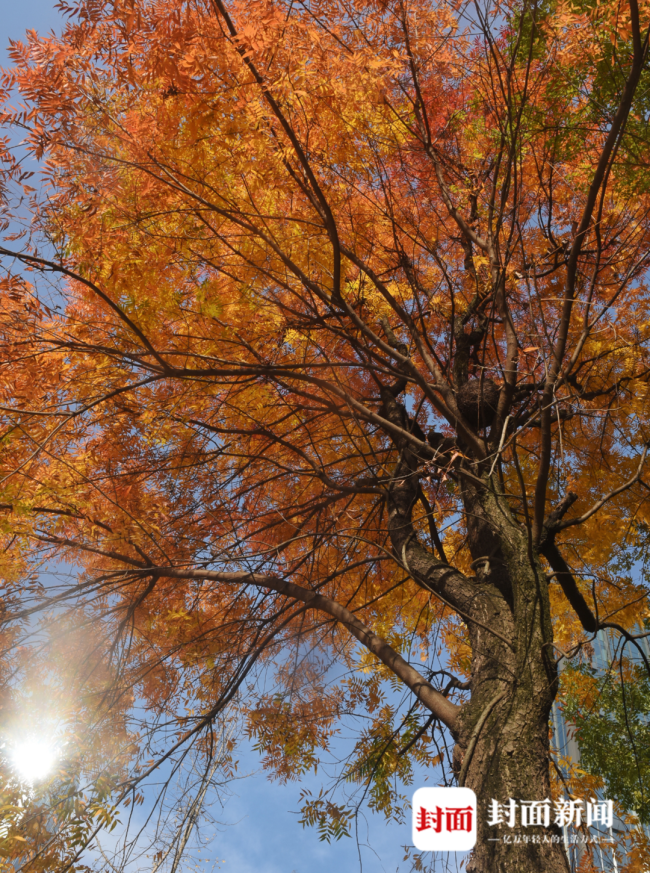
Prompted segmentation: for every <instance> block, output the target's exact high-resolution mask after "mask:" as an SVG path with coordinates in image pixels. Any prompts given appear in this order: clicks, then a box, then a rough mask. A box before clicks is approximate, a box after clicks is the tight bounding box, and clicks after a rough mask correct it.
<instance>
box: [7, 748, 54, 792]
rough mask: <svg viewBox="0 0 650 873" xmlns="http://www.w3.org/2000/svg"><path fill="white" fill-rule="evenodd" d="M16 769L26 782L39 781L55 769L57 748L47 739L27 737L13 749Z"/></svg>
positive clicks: (12, 754)
mask: <svg viewBox="0 0 650 873" xmlns="http://www.w3.org/2000/svg"><path fill="white" fill-rule="evenodd" d="M11 758H12V761H13V765H14V769H15V770H16V772H17V774H18V776H19V777H20V778H21V779H22V780H23V781H24V782H30V783H33V782H39V781H40V780H41V779H44V778H45V777H46V776H47V775H48V774H49V773H50V772H51V771H52V769H53V767H54V764H55V762H56V758H57V755H56V750H55V748H54V746H53V745H52V744H51V743H49V742H48V741H47V740H41V739H37V738H32V739H27V740H25V741H24V742H22V743H17V744H16V745H15V746H14V748H13V749H12V751H11Z"/></svg>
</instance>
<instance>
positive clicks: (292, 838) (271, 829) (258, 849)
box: [0, 0, 455, 873]
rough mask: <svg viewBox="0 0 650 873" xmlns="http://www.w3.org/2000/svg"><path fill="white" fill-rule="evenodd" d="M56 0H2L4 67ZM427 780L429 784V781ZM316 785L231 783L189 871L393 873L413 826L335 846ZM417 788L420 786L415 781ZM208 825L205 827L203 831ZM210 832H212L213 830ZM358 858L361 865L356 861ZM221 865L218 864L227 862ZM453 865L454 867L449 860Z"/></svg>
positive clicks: (374, 821) (248, 763) (51, 22)
mask: <svg viewBox="0 0 650 873" xmlns="http://www.w3.org/2000/svg"><path fill="white" fill-rule="evenodd" d="M60 22H61V18H60V16H59V14H58V13H57V12H56V10H55V9H54V0H4V2H3V3H2V16H1V17H0V50H1V55H0V64H2V66H7V65H8V63H9V59H8V56H7V52H6V48H7V45H8V42H9V40H10V39H20V38H22V37H23V35H24V33H25V30H27V29H35V30H37V31H38V32H40V33H46V32H47V31H49V30H50V29H52V28H54V29H57V28H58V27H59V26H60ZM259 768H260V763H259V760H258V758H257V756H256V755H255V753H254V752H252V751H251V750H250V749H249V750H244V751H243V755H242V756H241V758H240V767H239V769H240V772H242V773H249V772H253V773H255V771H259ZM429 784H431V783H429ZM320 785H321V782H320V779H318V778H310V779H308V780H307V782H306V784H305V783H302V785H299V784H297V783H293V784H290V785H287V786H282V785H278V784H277V783H270V782H268V780H267V779H266V778H265V776H264V775H262V774H259V772H257V773H256V774H255V775H252V776H250V777H249V778H247V779H242V780H241V781H238V782H236V783H235V784H234V785H232V786H231V790H233V791H234V792H235V796H232V797H230V799H229V800H228V802H227V804H226V806H225V808H223V809H220V808H219V807H218V806H216V807H214V808H213V814H214V817H215V818H216V819H217V820H219V821H221V822H224V826H223V827H220V828H219V830H218V832H217V833H216V836H215V838H214V839H213V841H212V842H211V844H210V847H209V852H208V853H207V855H204V858H205V861H206V863H204V864H201V865H200V866H198V867H195V866H194V864H193V863H192V864H188V865H187V867H186V868H185V869H186V870H188V871H189V870H190V869H191V870H202V871H206V873H207V871H210V869H211V868H212V867H213V865H214V864H215V862H218V863H217V865H216V866H215V867H214V869H215V870H220V871H226V873H228V871H232V873H235V871H236V873H355V871H358V870H360V869H362V870H363V871H368V873H370V871H372V873H395V871H396V870H397V869H398V868H400V869H401V870H403V871H407V870H408V869H409V868H410V865H409V864H402V863H401V862H402V859H403V856H404V850H403V846H404V845H406V844H409V843H410V826H407V825H403V826H400V825H396V824H387V823H386V822H385V821H384V819H383V818H380V817H378V816H370V817H368V818H366V819H365V820H363V819H362V820H361V822H360V825H361V827H360V841H361V842H362V843H368V844H369V845H370V846H371V847H372V848H371V849H370V848H367V847H366V848H364V847H362V848H361V851H359V849H358V847H357V844H356V841H355V840H353V839H343V840H341V841H340V842H338V843H334V844H333V845H328V844H327V843H320V842H319V841H318V836H317V834H316V832H315V831H313V830H311V829H308V830H303V828H302V827H301V826H300V825H299V824H298V818H299V815H298V814H297V810H298V807H299V805H300V803H299V798H300V789H301V787H303V786H304V787H308V788H309V789H310V790H311V791H312V792H313V793H315V794H318V791H319V788H320ZM414 787H417V786H414ZM208 830H210V829H208ZM212 830H214V829H212ZM360 856H361V861H362V866H361V864H360ZM224 861H225V863H222V862H224ZM453 866H455V865H453Z"/></svg>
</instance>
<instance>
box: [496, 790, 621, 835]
mask: <svg viewBox="0 0 650 873" xmlns="http://www.w3.org/2000/svg"><path fill="white" fill-rule="evenodd" d="M517 812H519V816H517ZM583 814H584V815H583ZM613 818H614V810H613V803H612V801H611V800H597V799H596V798H595V797H592V798H591V800H588V801H587V803H586V804H584V803H583V801H582V800H566V799H564V798H561V799H560V800H556V801H555V802H554V803H553V802H551V801H550V800H549V799H548V798H546V799H545V800H522V801H520V802H519V803H517V801H516V800H513V799H512V798H510V799H509V800H507V801H506V802H505V803H499V801H498V800H492V801H491V802H490V807H489V811H488V822H487V823H488V825H490V827H494V826H496V825H503V824H505V825H506V826H507V827H509V828H514V827H516V826H517V825H518V824H519V825H521V827H548V826H549V825H550V823H551V821H552V822H553V824H556V825H558V826H559V827H567V826H569V825H573V826H574V827H577V828H578V827H580V825H581V824H582V822H583V821H585V823H586V824H587V827H591V825H601V826H602V827H605V828H611V826H612V821H613Z"/></svg>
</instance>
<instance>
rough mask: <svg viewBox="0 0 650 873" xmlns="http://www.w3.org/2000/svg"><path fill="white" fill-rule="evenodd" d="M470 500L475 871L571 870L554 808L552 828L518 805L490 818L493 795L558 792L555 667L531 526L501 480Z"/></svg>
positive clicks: (466, 741)
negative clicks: (524, 817) (530, 820)
mask: <svg viewBox="0 0 650 873" xmlns="http://www.w3.org/2000/svg"><path fill="white" fill-rule="evenodd" d="M464 503H465V507H466V518H467V519H468V534H469V544H470V550H471V552H472V557H473V558H474V566H475V567H476V579H475V583H474V584H475V596H474V598H473V604H472V609H471V612H470V615H471V618H470V620H468V622H467V624H468V627H469V634H470V639H471V646H472V677H471V685H470V688H471V699H470V702H469V703H468V704H466V705H465V706H464V707H463V709H462V710H461V713H460V716H459V723H460V728H459V732H458V743H457V752H456V756H457V760H458V762H459V776H460V778H461V780H462V781H463V782H464V784H465V785H467V787H468V788H472V789H473V791H474V792H475V793H476V797H477V802H478V834H477V844H476V849H475V850H474V853H473V855H472V858H471V860H470V862H469V865H468V867H467V870H468V873H567V871H568V870H569V865H568V859H567V855H566V853H565V850H564V845H563V843H562V841H561V839H560V837H561V831H560V830H559V828H557V827H553V826H552V815H551V826H550V827H544V826H541V827H539V826H538V827H532V826H522V824H521V819H520V816H519V812H518V813H517V818H516V824H515V827H514V828H511V827H509V825H508V823H507V817H506V820H505V821H504V823H502V824H500V825H497V826H491V827H490V826H489V825H488V818H489V813H490V807H491V801H492V799H495V800H497V801H498V802H499V803H501V804H507V802H508V801H509V800H510V799H513V800H515V801H517V802H518V803H519V802H520V801H526V800H545V799H548V798H550V778H549V763H550V751H549V715H550V711H551V706H552V704H553V700H554V698H555V693H556V690H557V667H556V663H555V658H554V656H553V649H552V641H553V634H552V625H551V619H550V610H549V602H548V582H547V580H546V574H545V572H544V570H543V568H542V566H541V564H540V562H539V558H538V556H537V554H536V553H535V552H534V551H533V549H532V545H531V544H530V542H529V539H528V532H527V531H525V530H524V529H522V527H520V526H519V525H518V524H517V523H516V521H515V520H514V518H513V517H512V515H511V513H510V511H509V508H508V505H507V503H506V502H505V500H504V499H503V497H501V496H500V495H499V494H498V493H497V491H496V488H495V489H494V490H491V491H488V490H486V491H485V492H483V493H481V494H478V493H477V491H476V490H475V489H474V488H473V487H472V488H466V489H465V492H464ZM481 559H485V560H484V561H481ZM471 619H474V621H472V620H471ZM479 622H480V624H479ZM506 641H507V642H506ZM504 837H505V839H504ZM554 838H555V841H554Z"/></svg>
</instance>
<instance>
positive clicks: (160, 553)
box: [0, 0, 650, 873]
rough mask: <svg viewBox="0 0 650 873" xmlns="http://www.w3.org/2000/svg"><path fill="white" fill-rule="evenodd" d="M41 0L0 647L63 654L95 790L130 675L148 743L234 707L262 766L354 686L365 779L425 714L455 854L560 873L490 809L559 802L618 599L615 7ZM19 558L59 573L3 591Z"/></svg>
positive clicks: (559, 856) (633, 403)
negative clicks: (564, 741) (504, 831)
mask: <svg viewBox="0 0 650 873" xmlns="http://www.w3.org/2000/svg"><path fill="white" fill-rule="evenodd" d="M59 5H60V7H61V8H62V9H63V10H64V11H67V12H69V14H70V20H69V23H68V25H67V27H66V29H65V31H64V33H63V34H62V36H61V37H53V36H51V37H47V38H38V37H37V36H36V35H35V34H34V33H30V34H29V35H28V40H27V42H26V43H25V44H18V43H17V44H15V45H14V46H13V59H14V62H15V67H14V68H13V70H12V71H10V72H8V73H6V75H5V79H4V88H5V92H6V105H7V107H9V105H10V101H11V100H12V99H13V98H12V97H11V94H12V93H13V92H14V91H15V90H17V91H18V92H19V93H20V95H21V98H20V99H21V100H22V101H23V102H22V105H21V106H19V107H18V108H17V109H14V110H12V109H10V108H7V109H6V115H5V118H6V121H7V123H10V124H13V125H14V126H16V127H18V128H19V129H21V130H24V131H25V132H26V133H25V135H26V137H27V139H26V142H27V144H28V149H30V150H31V152H32V154H33V155H34V156H35V157H36V158H38V159H42V160H43V161H44V163H43V177H42V178H43V183H42V184H43V185H44V186H45V187H44V188H42V187H39V188H38V190H34V189H32V188H31V187H30V186H28V185H27V177H26V175H25V173H24V171H22V168H21V164H20V161H18V160H17V159H16V158H14V157H13V156H12V152H11V150H10V148H9V144H8V143H7V144H6V151H5V168H6V169H5V190H6V195H5V207H4V208H5V214H6V221H7V225H6V227H7V238H6V240H5V243H4V244H3V247H2V249H1V250H0V251H1V252H2V254H3V256H4V258H5V263H6V265H7V267H6V269H7V273H6V278H5V280H4V286H3V287H4V293H5V298H6V308H5V310H4V313H3V316H2V330H3V335H2V343H3V357H2V360H3V362H4V365H3V369H2V379H3V391H4V397H5V400H4V406H3V407H2V416H3V418H4V426H5V438H4V440H3V444H2V452H3V469H5V470H6V473H5V476H4V478H3V480H2V484H3V489H4V496H3V497H2V502H3V506H4V512H5V520H6V522H5V523H6V528H5V533H4V536H5V538H6V543H5V548H4V553H3V554H4V561H5V564H6V578H7V580H8V581H10V582H11V583H12V587H11V588H10V589H9V591H10V593H9V594H8V595H7V601H6V627H7V633H9V632H10V631H11V633H12V634H13V636H11V637H8V640H7V645H6V652H7V657H8V658H14V659H15V660H16V661H17V666H16V669H17V670H19V669H23V670H25V669H27V668H25V667H23V666H21V665H23V663H24V662H25V661H26V659H28V658H29V659H31V660H28V663H29V664H31V665H33V664H35V663H38V662H39V658H43V657H44V656H45V655H44V653H47V656H48V657H50V653H51V652H52V651H55V652H56V653H57V656H56V657H57V662H56V663H57V670H58V672H57V674H56V675H57V676H61V675H68V674H69V671H70V670H71V666H70V665H72V664H74V663H75V662H76V663H79V662H80V661H81V660H82V658H83V659H85V662H86V663H87V664H89V665H90V666H89V667H88V669H84V670H79V669H77V671H76V673H75V682H76V683H78V687H79V688H80V689H83V695H84V696H83V700H84V701H85V703H84V706H85V709H84V713H83V718H82V714H80V713H77V714H76V716H75V717H77V718H79V719H81V720H83V719H84V718H85V719H86V722H87V721H88V720H90V721H93V720H95V721H96V722H97V723H101V724H102V725H110V726H115V725H116V724H118V725H121V728H120V730H121V731H122V732H123V736H124V738H125V739H124V742H123V743H122V745H121V746H120V753H119V755H118V758H119V766H117V765H116V766H117V770H118V771H119V773H120V774H121V775H120V776H119V777H118V776H116V777H115V779H114V782H113V783H112V784H113V786H114V787H113V788H112V789H111V790H112V791H113V793H112V794H111V798H112V799H111V803H114V804H116V805H119V803H120V802H121V801H122V800H123V799H124V797H125V796H126V794H127V792H128V791H132V792H135V791H136V787H137V784H138V780H139V779H140V778H141V774H140V775H138V772H137V770H136V769H135V768H136V766H137V765H136V763H134V762H137V761H138V760H139V759H138V754H140V753H139V751H138V750H137V749H136V748H135V745H134V742H135V738H134V737H133V735H132V733H129V729H128V719H129V712H130V707H132V706H133V703H134V701H137V702H139V703H141V704H142V705H143V706H144V709H145V712H146V713H147V716H148V718H149V719H150V722H149V723H148V724H150V725H151V726H155V725H156V724H158V723H162V722H166V723H167V724H169V723H171V724H173V725H174V730H175V731H176V733H175V739H174V740H173V742H172V741H171V740H170V741H169V743H168V745H167V746H165V747H164V748H163V747H162V746H156V748H155V755H154V756H153V757H154V761H153V763H152V764H151V765H150V766H151V767H155V766H157V763H158V762H159V761H161V760H168V758H169V756H170V755H171V754H172V751H173V753H174V754H175V753H176V751H177V750H179V749H181V748H185V747H186V746H187V745H188V744H190V743H191V742H193V741H196V742H198V743H199V748H203V749H205V748H207V747H208V746H209V743H210V736H211V726H212V725H213V723H214V722H215V720H216V719H217V718H218V716H219V714H220V713H222V712H224V711H225V709H226V707H228V706H231V707H233V706H234V707H237V708H238V709H239V710H240V711H241V713H242V715H243V717H244V718H245V720H246V725H247V730H248V732H249V733H250V734H251V735H252V736H254V737H255V738H256V741H257V743H258V746H259V748H260V750H262V751H263V753H264V754H265V761H266V763H267V765H268V766H269V768H271V769H272V770H273V771H274V772H275V773H276V775H278V776H279V777H280V778H285V779H288V778H297V777H299V776H300V774H301V773H302V772H305V770H306V769H309V768H312V767H314V766H316V765H317V763H318V760H319V757H320V756H321V755H322V754H323V752H324V750H326V749H327V747H328V744H329V743H330V742H331V738H332V736H333V734H334V732H335V731H336V729H337V725H338V724H339V723H340V720H341V719H342V718H344V717H345V716H346V714H349V713H351V712H356V713H357V714H365V727H363V728H362V729H360V730H359V733H358V739H357V742H356V745H355V751H354V755H353V757H352V759H351V760H350V761H348V763H347V765H346V768H345V771H344V775H345V776H346V777H347V778H348V779H349V780H351V781H353V782H354V781H356V782H357V783H359V784H361V785H362V786H366V787H367V790H368V791H370V794H369V797H370V803H371V806H373V807H374V808H376V809H378V810H382V811H383V812H385V813H386V814H389V815H391V814H399V809H400V796H399V791H398V787H399V784H400V783H399V780H401V781H402V782H406V783H408V781H409V779H410V778H412V777H411V774H412V766H413V761H417V762H420V763H421V764H424V765H429V766H434V765H436V764H438V763H440V762H441V760H442V761H443V762H444V756H443V754H442V751H441V750H440V749H438V748H436V742H437V737H438V736H440V733H438V734H436V731H440V730H441V729H444V730H443V734H444V736H449V735H451V737H452V738H453V743H454V751H453V755H452V756H450V757H451V758H452V760H448V761H446V762H444V763H446V764H447V765H449V766H450V767H451V771H452V774H453V777H454V778H456V779H457V780H458V782H459V783H460V784H465V785H467V786H469V787H471V788H473V789H474V791H475V792H476V794H477V796H478V798H479V805H480V815H479V839H478V843H477V847H476V850H475V852H474V854H473V856H472V860H471V862H470V864H469V867H468V869H469V870H471V871H473V873H478V871H492V870H499V871H504V873H505V871H513V873H514V871H516V873H523V871H531V873H532V871H542V870H543V871H545V873H553V871H566V870H567V869H568V867H567V861H566V858H565V855H564V852H563V849H562V847H561V846H560V845H557V844H545V843H542V842H540V843H539V844H535V843H530V844H525V845H524V844H519V845H516V844H515V845H512V844H505V843H503V842H500V841H490V840H489V828H488V826H487V823H486V821H487V818H486V815H485V810H486V805H487V804H488V803H489V801H490V799H491V798H497V799H500V800H505V799H507V798H510V797H513V798H521V799H531V800H534V799H543V798H545V797H548V796H549V795H550V792H551V790H552V788H551V782H550V773H549V762H550V757H551V752H550V745H549V713H550V710H551V706H552V703H553V701H554V699H555V696H556V693H557V686H558V661H559V660H562V659H565V658H571V657H578V656H580V655H581V653H583V652H584V651H585V645H586V644H587V643H588V641H589V640H590V639H592V638H593V636H594V635H595V634H596V633H597V632H598V631H599V630H600V629H605V628H609V629H613V630H614V631H615V632H616V633H617V634H620V635H621V637H622V638H623V640H624V641H625V643H626V645H628V646H631V647H634V646H638V639H637V636H638V634H636V633H635V631H634V628H635V627H636V626H637V624H638V623H639V621H640V620H641V619H642V617H643V616H644V615H645V614H646V610H647V606H646V599H645V598H646V595H647V588H646V587H645V585H643V584H642V582H638V581H634V579H633V577H632V575H630V574H629V573H628V574H625V573H623V574H615V573H613V572H612V571H610V569H609V563H610V561H611V560H612V558H613V557H615V556H620V555H621V554H622V553H624V552H625V550H626V548H628V547H629V548H633V547H635V543H636V542H637V538H638V537H639V536H640V535H641V533H640V531H641V530H642V527H643V524H644V523H645V522H646V515H647V512H648V500H647V492H648V485H647V484H646V482H645V481H644V474H645V469H646V466H645V465H646V455H647V446H648V440H649V439H650V433H649V432H648V421H647V418H648V416H647V402H646V396H647V381H648V376H649V374H650V368H649V367H648V350H647V341H648V317H649V312H648V310H649V307H650V295H649V293H648V289H647V285H646V277H647V262H648V258H649V257H650V255H649V251H648V231H649V220H648V219H649V216H648V175H647V167H646V157H645V151H644V147H645V146H646V145H647V142H648V134H647V124H648V111H647V94H648V90H647V85H648V73H647V69H646V67H647V56H648V30H647V21H646V17H647V12H646V10H645V7H644V8H643V9H641V10H640V9H639V7H638V6H637V3H636V0H629V2H627V0H626V2H621V3H619V2H615V0H608V2H606V3H601V4H593V3H589V2H587V0H580V2H576V3H573V4H564V3H562V2H560V0H552V2H540V3H536V2H529V0H522V2H516V3H515V2H512V3H500V2H499V3H493V4H489V3H488V4H483V5H480V4H477V5H475V6H471V7H470V6H463V5H461V4H457V3H454V2H445V0H352V2H350V3H344V2H338V0H333V2H328V3H326V4H320V3H317V2H300V3H297V4H296V3H293V2H292V3H289V2H285V0H255V2H246V3H244V2H239V0H237V2H234V0H233V2H229V0H185V2H180V3H179V2H173V3H172V2H166V0H159V2H156V3H147V2H144V0H92V2H91V0H80V2H79V3H78V4H77V5H76V6H74V7H72V6H68V5H67V4H66V3H63V2H62V3H60V4H59ZM21 185H22V188H23V192H24V193H23V194H22V195H21V197H22V199H20V198H18V199H17V196H16V195H12V192H15V191H17V192H18V194H20V189H19V188H17V187H16V186H21ZM26 202H28V204H29V205H28V209H29V222H30V223H29V224H27V225H25V229H24V231H23V232H22V236H21V234H20V233H15V226H16V222H17V221H18V220H19V219H20V215H21V213H20V209H21V208H22V209H24V206H25V203H26ZM20 204H22V206H21V205H20ZM10 232H11V233H10ZM12 259H14V261H13V263H14V264H15V263H16V262H17V263H19V264H22V265H23V266H26V267H27V268H28V269H29V270H31V271H32V272H34V273H35V274H36V276H37V277H42V278H43V279H44V278H46V277H59V278H60V280H61V281H60V283H59V284H58V285H57V287H56V291H55V292H53V293H52V294H51V295H50V297H49V298H48V297H47V295H46V293H45V291H44V290H43V289H44V288H45V286H44V285H43V282H42V281H41V279H40V278H39V281H38V282H37V283H36V288H35V287H33V286H32V285H30V284H28V283H27V281H26V280H25V278H24V274H23V275H21V274H20V272H18V273H17V272H15V270H16V268H15V266H13V267H12ZM12 270H13V272H12ZM37 288H40V289H41V290H40V291H37ZM46 561H49V562H53V561H58V562H65V565H66V566H71V567H76V568H78V569H79V572H80V574H81V575H80V576H79V578H78V580H77V581H75V582H72V583H67V584H64V585H63V587H62V588H61V589H60V590H58V589H57V590H51V589H50V588H49V587H48V586H47V585H43V584H42V583H41V584H40V587H39V586H36V587H31V588H30V587H29V585H28V584H27V583H25V582H21V581H17V580H20V579H25V578H26V577H27V573H28V571H32V570H33V568H34V567H40V566H42V565H43V562H46ZM53 610H55V611H54V612H53ZM35 615H43V616H45V618H46V624H48V623H49V624H50V625H52V624H54V626H55V629H56V633H55V634H54V638H53V640H54V641H50V642H48V643H47V644H46V643H43V644H42V647H41V648H40V649H38V650H34V649H33V647H32V648H31V649H30V648H28V647H25V646H23V647H22V648H20V649H18V648H17V646H18V642H17V641H19V639H20V635H19V634H18V636H16V634H17V631H16V622H19V621H20V620H23V621H24V620H25V619H26V618H27V617H28V616H29V617H30V620H31V621H34V620H35V619H34V618H33V616H35ZM81 627H83V628H84V629H88V628H92V631H90V630H85V631H84V633H80V632H79V628H81ZM443 645H444V647H445V648H446V651H447V652H448V653H449V659H448V662H444V656H442V657H443V660H442V661H441V653H440V651H441V646H443ZM418 650H419V651H420V653H421V656H422V659H423V662H422V663H423V665H422V666H419V665H418V667H417V668H416V667H415V666H414V664H413V656H414V654H415V653H416V652H417V651H418ZM33 669H34V668H33V666H32V670H33ZM270 676H272V680H271V679H270V678H269V679H268V683H269V684H267V685H265V684H264V677H270ZM389 688H392V689H393V692H391V693H389V692H388V691H387V689H389ZM400 689H402V690H405V691H406V694H407V697H406V698H404V699H403V700H402V702H401V703H400V701H399V700H398V699H397V698H396V697H395V696H394V695H396V694H398V693H399V691H400ZM79 694H80V695H81V691H80V692H79ZM75 712H77V711H76V710H75ZM86 722H84V723H86ZM93 723H95V722H93ZM107 729H108V728H107ZM111 729H113V728H111ZM151 729H152V730H153V727H152V728H151ZM168 729H169V728H168ZM127 738H128V739H129V741H133V742H132V744H131V745H128V743H127ZM201 743H202V744H203V745H202V746H201ZM127 747H128V749H129V752H128V754H127V753H126V752H125V751H124V749H126V748H127ZM174 750H175V751H174ZM90 753H91V752H89V753H88V754H90ZM93 754H99V752H97V751H96V750H95V751H94V752H93ZM116 754H117V753H116ZM120 756H121V757H120ZM147 772H148V771H147ZM125 774H127V775H125ZM124 786H126V787H124ZM350 815H351V811H350V808H349V807H347V806H346V805H345V804H341V803H339V802H336V801H335V800H333V799H331V798H330V796H329V795H322V796H321V797H320V798H317V799H314V798H306V803H305V821H307V822H311V823H318V824H319V825H320V827H321V830H322V833H323V834H324V835H325V836H327V835H334V836H338V835H340V834H341V833H344V832H345V831H346V827H347V823H348V821H349V818H350ZM533 832H534V829H533ZM88 839H89V837H88V836H87V835H86V834H84V835H82V836H81V837H80V838H79V840H78V843H77V844H78V845H84V844H85V843H86V842H87V841H88ZM77 844H75V845H77ZM77 862H78V858H77V857H76V856H74V855H73V857H72V859H71V860H70V859H69V858H68V860H65V861H64V862H62V863H63V866H64V867H65V869H70V865H71V864H72V865H73V866H74V864H77ZM66 864H67V866H65V865H66Z"/></svg>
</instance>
